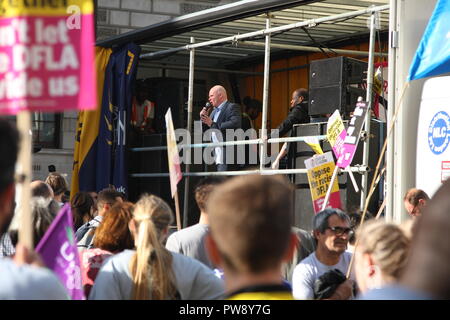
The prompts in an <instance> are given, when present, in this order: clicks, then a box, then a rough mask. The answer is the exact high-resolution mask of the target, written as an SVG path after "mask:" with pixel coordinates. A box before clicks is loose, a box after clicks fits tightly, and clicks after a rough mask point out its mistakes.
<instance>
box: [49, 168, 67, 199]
mask: <svg viewBox="0 0 450 320" xmlns="http://www.w3.org/2000/svg"><path fill="white" fill-rule="evenodd" d="M45 183H47V184H48V185H49V186H50V187H51V188H52V190H53V193H54V195H55V197H56V196H60V195H63V194H64V192H66V191H67V190H68V189H69V188H68V187H67V181H66V178H64V177H63V175H61V174H60V173H58V172H50V173H49V174H48V176H47V178H46V179H45Z"/></svg>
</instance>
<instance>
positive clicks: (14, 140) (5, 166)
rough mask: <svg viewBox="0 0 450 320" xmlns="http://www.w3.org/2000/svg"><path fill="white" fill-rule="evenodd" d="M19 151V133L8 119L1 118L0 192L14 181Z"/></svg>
mask: <svg viewBox="0 0 450 320" xmlns="http://www.w3.org/2000/svg"><path fill="white" fill-rule="evenodd" d="M18 151H19V133H18V132H17V129H16V128H15V127H14V126H13V125H12V124H10V123H9V122H8V121H7V120H5V119H1V118H0V155H1V156H0V193H1V192H3V191H4V190H5V189H6V188H7V187H8V186H10V185H11V183H13V182H14V173H15V167H16V161H17V153H18Z"/></svg>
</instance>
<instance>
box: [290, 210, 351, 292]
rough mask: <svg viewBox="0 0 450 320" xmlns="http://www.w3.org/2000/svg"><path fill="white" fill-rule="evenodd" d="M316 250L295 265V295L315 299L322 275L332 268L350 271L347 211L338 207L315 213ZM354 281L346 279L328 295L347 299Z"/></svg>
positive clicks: (293, 285) (344, 271)
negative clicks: (316, 283) (318, 280)
mask: <svg viewBox="0 0 450 320" xmlns="http://www.w3.org/2000/svg"><path fill="white" fill-rule="evenodd" d="M313 231H314V237H315V239H316V240H317V247H316V251H314V252H313V253H311V254H310V255H309V256H308V257H307V258H305V259H303V260H302V261H301V262H300V263H299V264H298V265H297V266H296V267H295V269H294V273H293V277H292V289H293V295H294V298H295V299H302V300H303V299H314V285H315V282H316V280H317V279H319V277H320V276H322V275H323V274H325V273H326V272H329V271H331V270H333V269H338V270H339V271H341V272H342V273H343V274H346V273H347V269H348V266H349V264H350V260H351V257H352V254H351V253H350V252H348V251H346V249H347V244H348V240H349V237H350V233H351V232H352V229H351V228H350V219H349V217H348V215H347V214H346V213H345V212H343V211H341V210H339V209H325V210H323V211H321V212H319V213H318V214H317V215H315V216H314V220H313ZM353 283H354V281H353V280H351V279H347V280H345V281H344V282H343V283H341V284H340V285H339V286H337V289H336V290H335V292H334V293H333V294H332V295H331V296H330V297H329V298H328V299H332V300H344V299H348V298H350V297H352V295H353Z"/></svg>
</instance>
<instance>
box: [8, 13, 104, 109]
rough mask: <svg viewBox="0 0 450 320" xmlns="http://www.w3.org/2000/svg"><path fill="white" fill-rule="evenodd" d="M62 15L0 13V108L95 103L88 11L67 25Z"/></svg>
mask: <svg viewBox="0 0 450 320" xmlns="http://www.w3.org/2000/svg"><path fill="white" fill-rule="evenodd" d="M66 20H67V16H52V17H39V16H28V17H14V18H1V19H0V113H6V114H16V113H17V112H19V111H22V110H31V111H37V110H39V111H64V110H72V109H94V108H95V107H96V77H95V72H94V70H95V69H94V35H93V34H94V33H93V30H94V25H93V15H92V14H82V15H81V17H80V25H79V26H78V28H73V29H69V27H68V25H67V24H66ZM8 32H9V33H10V34H9V35H8V36H6V35H7V33H8Z"/></svg>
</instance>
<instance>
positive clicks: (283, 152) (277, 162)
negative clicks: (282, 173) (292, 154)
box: [272, 142, 288, 169]
mask: <svg viewBox="0 0 450 320" xmlns="http://www.w3.org/2000/svg"><path fill="white" fill-rule="evenodd" d="M287 144H288V143H287V142H285V143H284V144H283V146H282V147H281V150H280V152H279V153H278V156H277V158H276V159H275V161H274V162H273V164H272V169H278V167H279V165H280V160H281V158H283V157H284V156H285V155H286V149H287Z"/></svg>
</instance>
